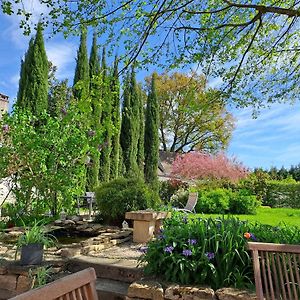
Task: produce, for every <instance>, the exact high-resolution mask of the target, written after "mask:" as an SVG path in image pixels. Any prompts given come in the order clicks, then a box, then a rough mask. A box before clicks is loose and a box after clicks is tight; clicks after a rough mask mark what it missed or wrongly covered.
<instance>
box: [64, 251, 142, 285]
mask: <svg viewBox="0 0 300 300" xmlns="http://www.w3.org/2000/svg"><path fill="white" fill-rule="evenodd" d="M88 267H93V268H94V269H95V271H96V274H97V277H98V278H106V279H113V280H118V281H122V282H129V283H131V282H134V281H136V280H139V279H141V277H142V268H141V267H137V261H136V260H133V259H119V258H102V257H91V256H85V255H80V256H76V257H72V258H70V259H69V261H68V263H67V269H68V270H69V271H70V272H72V273H74V272H78V271H80V270H83V269H85V268H88Z"/></svg>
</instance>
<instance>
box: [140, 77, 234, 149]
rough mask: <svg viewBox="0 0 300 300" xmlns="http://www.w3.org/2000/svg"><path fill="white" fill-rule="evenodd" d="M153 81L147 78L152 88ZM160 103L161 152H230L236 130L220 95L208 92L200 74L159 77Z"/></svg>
mask: <svg viewBox="0 0 300 300" xmlns="http://www.w3.org/2000/svg"><path fill="white" fill-rule="evenodd" d="M150 80H151V79H150V78H146V82H148V85H149V84H150ZM156 92H157V97H158V102H159V103H160V125H159V137H160V143H161V148H162V149H163V150H164V151H171V152H189V151H191V150H196V149H197V150H202V151H208V152H215V151H219V150H221V149H223V150H224V149H226V148H227V146H228V143H229V140H230V138H231V133H232V130H233V128H234V122H233V117H232V115H231V114H230V113H229V112H228V111H227V110H226V108H225V102H224V100H223V99H222V97H221V95H220V93H219V91H217V90H215V89H207V88H206V79H205V77H204V76H201V75H197V74H190V75H186V74H182V73H178V72H175V73H173V74H167V73H164V74H162V75H157V76H156Z"/></svg>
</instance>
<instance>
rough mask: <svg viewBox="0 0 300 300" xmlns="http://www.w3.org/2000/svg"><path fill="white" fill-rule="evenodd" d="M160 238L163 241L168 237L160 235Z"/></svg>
mask: <svg viewBox="0 0 300 300" xmlns="http://www.w3.org/2000/svg"><path fill="white" fill-rule="evenodd" d="M158 238H159V239H160V240H163V239H165V238H166V236H165V235H164V234H160V235H159V236H158Z"/></svg>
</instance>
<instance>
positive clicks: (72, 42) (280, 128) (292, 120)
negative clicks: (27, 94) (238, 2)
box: [0, 1, 300, 168]
mask: <svg viewBox="0 0 300 300" xmlns="http://www.w3.org/2000/svg"><path fill="white" fill-rule="evenodd" d="M32 2H34V1H32ZM34 8H35V14H36V15H37V16H38V14H39V12H41V10H42V9H41V7H39V6H38V5H35V6H34ZM28 41H29V38H28V37H24V36H23V35H22V31H21V29H19V25H18V19H17V17H11V16H4V15H3V14H2V13H0V93H3V94H6V95H8V96H9V97H10V105H12V103H13V101H14V99H15V97H16V93H17V89H18V80H19V72H20V60H21V58H22V56H23V55H24V52H25V51H26V49H27V46H28ZM89 42H91V41H89ZM45 45H46V51H47V55H48V59H49V60H51V61H52V62H53V63H54V65H56V66H57V67H58V72H57V77H58V78H59V79H65V78H68V79H69V82H70V83H72V78H73V74H74V66H75V57H76V51H77V47H78V38H77V37H70V38H68V39H67V40H65V39H64V38H63V37H62V36H55V37H50V35H49V34H47V32H46V33H45ZM144 74H145V72H143V75H144ZM141 76H142V75H141V74H140V76H139V77H141ZM216 84H217V80H216V81H214V82H211V85H212V86H214V85H216ZM299 108H300V104H299V103H296V104H294V105H293V106H291V105H289V104H274V105H273V106H272V107H271V108H270V109H264V110H262V111H261V113H260V115H259V116H258V118H257V119H253V118H252V110H251V108H249V109H240V110H236V109H234V108H232V109H231V111H232V113H233V115H234V117H235V119H236V129H235V131H234V132H233V137H232V140H231V143H230V146H229V149H228V154H229V155H230V156H235V157H237V158H238V160H239V161H241V162H243V163H244V164H245V165H246V166H247V167H250V168H254V167H263V168H269V167H271V166H277V167H279V168H280V167H281V166H285V167H289V166H291V165H292V164H294V165H295V164H298V163H300V139H299V136H300V126H299V124H300V109H299Z"/></svg>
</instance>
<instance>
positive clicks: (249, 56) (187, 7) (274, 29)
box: [2, 0, 300, 107]
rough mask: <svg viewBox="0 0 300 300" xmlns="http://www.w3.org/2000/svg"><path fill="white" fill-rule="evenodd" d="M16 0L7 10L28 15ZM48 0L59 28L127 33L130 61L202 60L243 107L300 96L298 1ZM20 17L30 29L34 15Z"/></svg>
mask: <svg viewBox="0 0 300 300" xmlns="http://www.w3.org/2000/svg"><path fill="white" fill-rule="evenodd" d="M13 2H15V1H13V0H8V1H2V10H3V11H4V12H6V13H7V14H12V13H13V12H15V13H17V12H18V8H21V12H22V13H23V14H24V19H25V20H26V18H28V19H29V21H30V15H29V16H28V11H26V10H23V7H22V6H21V4H18V5H17V6H13V4H12V3H13ZM40 2H45V1H41V0H40ZM57 4H61V9H59V5H57ZM44 5H48V6H50V12H49V14H48V15H49V16H50V18H51V19H52V20H51V21H52V24H53V25H54V31H59V30H61V31H64V32H73V29H75V28H76V26H77V27H78V20H80V22H81V23H84V22H88V23H90V24H93V25H94V26H98V27H99V29H101V30H99V32H100V33H101V34H103V35H106V36H107V33H109V41H110V42H111V44H112V45H114V46H115V47H119V43H118V41H120V40H122V43H124V44H125V48H126V50H127V51H126V53H125V54H124V58H125V60H126V63H127V64H129V63H131V62H134V61H136V59H137V57H138V58H139V59H141V61H142V63H149V62H151V63H153V62H157V63H162V64H164V65H166V64H167V65H168V66H170V65H171V66H176V65H190V64H197V65H199V67H200V68H201V70H203V72H204V73H205V74H206V75H207V76H213V77H217V76H220V77H221V78H222V80H223V84H222V87H223V89H224V91H226V92H227V93H230V94H231V97H232V99H233V100H234V101H235V103H236V104H237V105H238V106H247V105H253V106H254V107H259V106H262V105H268V104H269V103H272V102H274V101H282V100H287V101H293V100H297V99H298V94H299V93H298V86H299V76H298V74H299V68H300V65H299V58H300V51H299V46H298V42H297V41H298V40H299V30H297V28H298V27H299V16H300V12H299V11H300V9H299V8H300V3H299V2H298V1H294V0H261V1H257V0H250V1H241V0H235V1H234V0H215V1H173V0H158V1H157V0H149V1H143V0H129V1H126V2H125V3H123V2H119V1H116V2H114V3H111V2H107V1H101V0H99V1H92V2H90V1H87V2H84V3H82V2H80V4H78V5H76V4H75V5H72V6H70V7H67V6H66V5H64V1H63V0H50V1H47V3H45V4H44ZM95 12H97V14H95ZM26 13H27V15H26ZM99 15H101V16H105V18H96V16H99ZM124 15H126V18H124V17H123V16H124ZM22 21H23V22H22V23H21V25H22V26H23V27H24V29H25V32H28V30H29V23H30V22H24V20H22ZM45 21H49V20H47V19H45ZM166 24H168V26H167V27H166ZM103 28H105V29H106V30H103ZM120 28H122V30H120ZM166 28H167V30H166ZM137 41H138V42H137ZM166 54H167V55H166ZM159 57H163V58H167V59H163V60H161V59H159ZM286 62H289V63H286ZM242 96H243V97H242Z"/></svg>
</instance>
